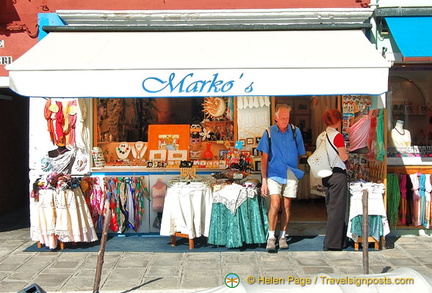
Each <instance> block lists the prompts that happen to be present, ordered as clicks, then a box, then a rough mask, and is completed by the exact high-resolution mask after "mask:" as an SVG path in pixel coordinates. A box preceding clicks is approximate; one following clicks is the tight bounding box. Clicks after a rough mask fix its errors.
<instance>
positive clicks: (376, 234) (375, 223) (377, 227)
mask: <svg viewBox="0 0 432 293" xmlns="http://www.w3.org/2000/svg"><path fill="white" fill-rule="evenodd" d="M351 233H352V234H353V239H354V238H357V237H363V216H362V215H358V216H356V217H354V218H352V220H351ZM368 234H369V236H371V237H373V238H374V239H375V240H376V241H380V238H381V236H383V235H384V228H383V223H382V217H381V216H378V215H373V216H368ZM354 236H355V237H354ZM354 240H355V241H357V240H356V239H354Z"/></svg>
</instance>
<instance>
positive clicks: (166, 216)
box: [160, 182, 212, 239]
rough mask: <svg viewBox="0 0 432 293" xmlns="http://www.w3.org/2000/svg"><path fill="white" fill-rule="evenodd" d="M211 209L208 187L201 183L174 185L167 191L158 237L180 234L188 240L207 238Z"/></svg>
mask: <svg viewBox="0 0 432 293" xmlns="http://www.w3.org/2000/svg"><path fill="white" fill-rule="evenodd" d="M211 209H212V192H211V188H210V186H208V185H206V184H205V183H201V182H190V183H186V182H178V183H175V184H174V185H172V186H170V187H168V189H167V194H166V196H165V203H164V209H163V213H162V223H161V228H160V235H163V236H171V235H174V233H176V232H180V233H183V234H187V235H189V239H193V238H195V237H199V236H205V237H208V235H209V230H210V216H211Z"/></svg>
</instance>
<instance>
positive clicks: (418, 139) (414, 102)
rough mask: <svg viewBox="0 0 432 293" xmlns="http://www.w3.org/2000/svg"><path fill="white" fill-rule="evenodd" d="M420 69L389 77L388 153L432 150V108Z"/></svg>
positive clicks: (415, 153) (404, 154) (419, 154)
mask: <svg viewBox="0 0 432 293" xmlns="http://www.w3.org/2000/svg"><path fill="white" fill-rule="evenodd" d="M417 75H418V72H417V71H405V72H402V71H396V72H394V73H393V75H392V76H390V78H389V93H388V95H387V105H388V108H389V119H388V123H389V125H388V129H389V134H388V145H389V150H388V156H389V157H411V156H412V157H423V156H425V157H426V156H429V154H431V153H432V152H431V150H430V147H428V145H429V144H430V141H431V140H432V132H431V125H432V124H431V119H430V110H429V106H428V103H427V100H426V97H425V95H424V92H425V89H424V86H423V85H422V84H421V82H418V81H417V80H416V76H417Z"/></svg>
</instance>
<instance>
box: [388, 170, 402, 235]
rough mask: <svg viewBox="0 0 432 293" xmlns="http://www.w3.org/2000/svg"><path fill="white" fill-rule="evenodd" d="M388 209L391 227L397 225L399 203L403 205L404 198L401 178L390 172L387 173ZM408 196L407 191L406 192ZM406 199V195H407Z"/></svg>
mask: <svg viewBox="0 0 432 293" xmlns="http://www.w3.org/2000/svg"><path fill="white" fill-rule="evenodd" d="M387 181H388V182H387V189H388V192H387V205H388V207H387V210H388V218H389V223H390V226H391V227H396V224H397V222H398V219H399V217H398V214H399V213H398V209H399V204H400V205H402V201H403V199H402V198H401V192H400V188H399V180H398V175H397V174H394V173H390V174H388V175H387ZM405 196H406V192H405ZM405 201H406V197H405Z"/></svg>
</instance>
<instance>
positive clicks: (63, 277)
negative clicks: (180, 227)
mask: <svg viewBox="0 0 432 293" xmlns="http://www.w3.org/2000/svg"><path fill="white" fill-rule="evenodd" d="M0 231H1V232H0V243H1V245H0V292H18V291H19V290H22V289H24V288H28V287H29V286H31V285H32V284H38V285H39V286H40V287H41V288H42V289H43V290H45V291H46V292H92V290H93V284H94V279H95V270H96V262H97V257H98V253H97V252H62V251H52V252H51V251H47V252H23V250H24V249H25V248H27V247H28V246H30V245H31V244H32V243H33V242H32V241H31V240H30V238H29V235H30V232H29V228H28V227H11V228H5V227H4V226H3V225H1V224H0ZM387 246H389V247H388V248H386V249H383V250H380V251H375V250H374V249H370V251H369V267H370V274H381V273H387V272H391V271H394V270H395V269H397V268H412V269H414V270H416V271H417V272H419V273H420V274H421V275H423V276H424V277H426V278H430V279H431V280H432V253H431V249H432V238H431V237H428V236H411V237H409V236H404V237H400V238H398V239H397V240H396V241H395V242H394V243H392V242H391V241H388V243H387ZM363 272H364V271H363V254H362V251H361V250H359V251H342V252H334V251H325V252H324V251H313V252H298V251H297V252H294V251H289V250H286V251H281V252H279V253H267V252H238V253H236V252H216V253H214V252H206V253H199V252H193V253H137V252H106V253H105V263H104V265H103V271H102V279H101V283H100V292H144V291H145V292H152V291H157V290H158V291H159V292H170V291H172V292H195V291H199V290H200V289H208V288H215V287H219V286H224V279H225V276H226V275H227V274H229V273H235V274H237V275H238V276H239V277H240V279H241V280H242V282H244V280H246V277H249V276H253V277H255V278H258V277H261V276H264V277H274V278H287V277H288V276H293V277H298V278H305V277H308V276H314V275H317V274H323V275H331V276H339V277H347V276H360V275H363Z"/></svg>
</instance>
